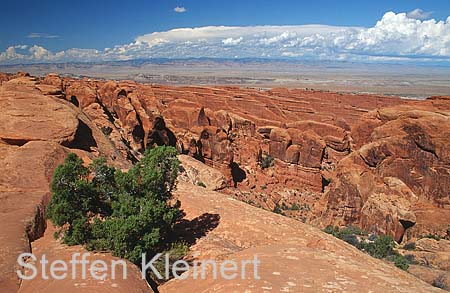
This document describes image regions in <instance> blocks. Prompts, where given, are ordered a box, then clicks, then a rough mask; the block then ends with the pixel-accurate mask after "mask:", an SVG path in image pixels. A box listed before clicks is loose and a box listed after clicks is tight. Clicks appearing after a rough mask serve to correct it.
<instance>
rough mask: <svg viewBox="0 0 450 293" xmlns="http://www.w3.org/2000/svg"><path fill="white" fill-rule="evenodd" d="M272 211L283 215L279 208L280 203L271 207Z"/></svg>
mask: <svg viewBox="0 0 450 293" xmlns="http://www.w3.org/2000/svg"><path fill="white" fill-rule="evenodd" d="M272 212H274V213H275V214H279V215H283V216H284V212H283V210H282V209H281V207H280V205H279V204H278V203H277V204H276V205H275V207H274V208H273V210H272Z"/></svg>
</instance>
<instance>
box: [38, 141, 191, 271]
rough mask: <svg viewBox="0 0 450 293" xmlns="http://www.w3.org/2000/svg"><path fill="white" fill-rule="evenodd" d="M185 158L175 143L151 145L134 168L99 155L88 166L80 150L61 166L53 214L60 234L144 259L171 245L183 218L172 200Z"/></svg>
mask: <svg viewBox="0 0 450 293" xmlns="http://www.w3.org/2000/svg"><path fill="white" fill-rule="evenodd" d="M179 164H180V163H179V161H178V159H177V152H176V150H175V149H174V148H172V147H157V148H154V149H151V150H147V151H146V153H145V155H144V157H143V158H142V160H141V161H140V162H138V163H137V164H136V165H135V166H133V167H132V168H131V169H130V170H129V171H128V172H123V171H121V170H118V169H115V168H114V167H110V166H107V165H106V162H105V160H103V159H99V160H95V161H94V162H93V163H92V164H90V165H89V166H88V167H85V166H83V161H82V160H81V159H80V158H79V157H78V156H76V155H75V154H69V156H68V157H67V158H66V160H65V162H64V164H62V165H60V166H58V167H57V168H56V170H55V173H54V176H53V180H52V183H51V190H52V193H53V196H52V199H51V200H50V203H49V205H48V207H47V213H46V215H47V217H48V218H49V219H50V220H51V221H52V222H53V223H54V224H56V225H57V226H59V227H60V229H59V231H58V233H57V235H56V236H58V237H61V238H62V241H63V242H64V243H66V244H68V245H75V244H81V245H84V246H85V247H86V248H87V249H88V250H95V251H110V252H112V254H113V255H114V256H118V257H122V258H126V259H128V260H130V261H131V262H133V263H139V262H140V259H141V254H142V253H144V252H146V253H149V254H155V253H157V252H160V251H164V250H166V249H167V247H170V245H171V241H170V240H169V239H171V238H170V236H171V234H172V232H173V228H174V225H175V223H176V222H178V221H179V220H180V219H181V218H182V217H183V213H182V211H181V210H180V202H179V201H176V202H174V201H173V200H172V191H173V189H174V187H175V183H176V178H177V174H178V168H179Z"/></svg>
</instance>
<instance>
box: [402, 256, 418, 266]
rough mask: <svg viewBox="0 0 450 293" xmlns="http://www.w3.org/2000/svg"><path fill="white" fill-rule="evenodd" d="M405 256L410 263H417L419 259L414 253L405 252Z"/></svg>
mask: <svg viewBox="0 0 450 293" xmlns="http://www.w3.org/2000/svg"><path fill="white" fill-rule="evenodd" d="M405 258H406V260H407V261H408V262H409V263H410V264H417V261H416V258H415V257H414V255H412V254H405Z"/></svg>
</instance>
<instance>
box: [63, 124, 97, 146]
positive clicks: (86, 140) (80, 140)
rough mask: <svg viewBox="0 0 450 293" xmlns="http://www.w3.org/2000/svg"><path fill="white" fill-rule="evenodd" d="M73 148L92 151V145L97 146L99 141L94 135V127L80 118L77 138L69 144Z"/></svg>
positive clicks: (76, 133)
mask: <svg viewBox="0 0 450 293" xmlns="http://www.w3.org/2000/svg"><path fill="white" fill-rule="evenodd" d="M68 147H69V148H71V149H80V150H83V151H88V152H90V151H91V147H97V142H96V141H95V139H94V136H93V135H92V129H90V128H89V126H87V124H86V123H84V122H83V121H81V120H78V128H77V131H76V132H75V139H74V140H73V142H72V143H71V144H70V145H68Z"/></svg>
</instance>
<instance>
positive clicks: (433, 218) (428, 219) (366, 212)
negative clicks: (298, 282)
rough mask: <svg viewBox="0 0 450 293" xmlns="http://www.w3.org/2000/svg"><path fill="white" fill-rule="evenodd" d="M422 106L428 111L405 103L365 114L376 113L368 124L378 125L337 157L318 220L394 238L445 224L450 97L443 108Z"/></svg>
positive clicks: (449, 176) (449, 185)
mask: <svg viewBox="0 0 450 293" xmlns="http://www.w3.org/2000/svg"><path fill="white" fill-rule="evenodd" d="M423 107H427V108H426V111H425V109H424V110H412V109H411V108H407V107H404V106H403V107H398V108H386V109H380V110H378V111H377V112H376V113H369V114H368V118H370V119H372V118H373V117H377V121H376V122H375V123H372V125H378V126H376V127H373V129H372V131H371V133H370V135H369V136H368V141H367V143H366V144H364V145H362V146H361V148H360V149H359V150H358V151H356V152H354V153H352V154H350V155H349V156H347V157H346V158H345V159H343V160H341V161H340V162H339V163H338V165H337V170H336V172H335V173H334V174H333V176H332V179H331V180H332V182H331V184H330V186H329V187H328V189H327V191H326V193H325V194H324V197H323V199H322V201H320V203H318V204H317V208H316V211H317V221H319V222H321V223H322V225H326V224H339V225H347V224H357V225H360V226H361V227H363V228H364V229H366V230H369V231H373V232H377V233H383V234H391V235H392V236H394V237H395V239H396V240H397V241H402V239H403V237H404V236H407V238H412V237H417V236H419V235H421V234H427V233H433V234H434V233H439V231H443V230H444V229H446V227H447V224H448V223H450V212H449V207H450V197H449V193H448V190H450V172H449V168H448V166H449V162H450V161H449V159H448V143H449V140H448V138H449V137H450V128H449V127H447V126H448V125H450V124H449V122H450V120H449V119H450V118H449V117H450V103H449V104H448V105H447V108H446V110H445V109H439V110H438V109H436V108H435V107H433V106H432V105H429V104H428V105H427V104H426V103H424V104H423ZM362 124H365V122H364V121H363V122H362ZM366 136H367V135H366ZM431 207H432V208H431ZM437 214H439V215H440V217H439V218H438V217H437ZM406 230H408V231H407V233H406ZM405 233H406V234H405Z"/></svg>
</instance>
